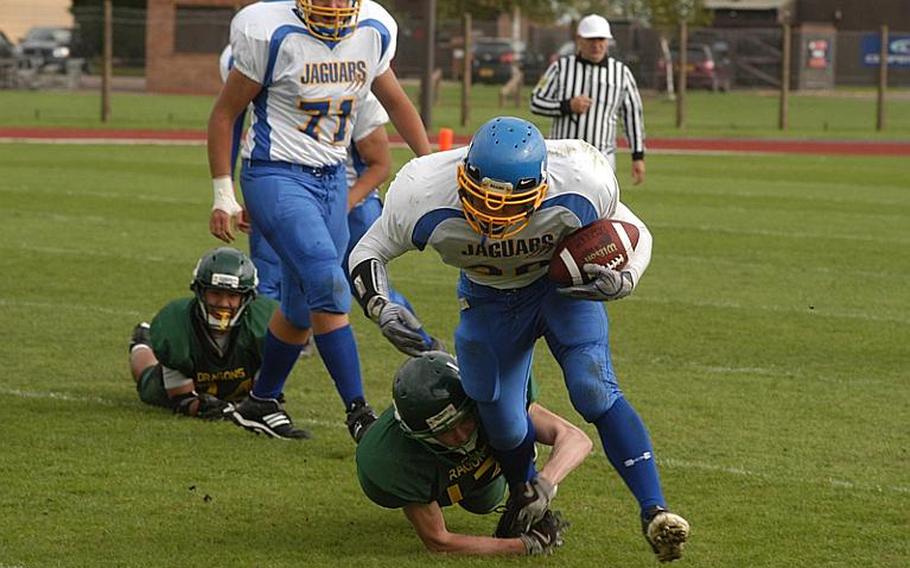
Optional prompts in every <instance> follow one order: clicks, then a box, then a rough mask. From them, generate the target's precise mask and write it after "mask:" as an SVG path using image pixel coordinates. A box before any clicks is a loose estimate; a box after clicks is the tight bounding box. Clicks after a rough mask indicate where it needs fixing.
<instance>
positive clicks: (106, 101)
mask: <svg viewBox="0 0 910 568" xmlns="http://www.w3.org/2000/svg"><path fill="white" fill-rule="evenodd" d="M113 10H114V9H113V5H112V3H111V0H104V50H103V53H102V58H103V62H102V67H101V69H102V70H101V122H107V121H108V120H110V118H111V75H113V63H112V59H113V57H114V56H113V53H114V46H113V43H114V42H113V40H114V25H113V19H114V18H113Z"/></svg>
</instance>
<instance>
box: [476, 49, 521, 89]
mask: <svg viewBox="0 0 910 568" xmlns="http://www.w3.org/2000/svg"><path fill="white" fill-rule="evenodd" d="M472 52H473V54H474V57H473V60H472V62H471V81H472V82H475V83H505V82H506V81H508V80H509V79H510V78H511V77H512V67H513V66H516V65H519V64H520V58H519V55H518V53H517V52H516V51H515V49H514V48H513V47H512V42H511V41H509V40H507V39H477V40H476V41H475V42H474V46H473V49H472Z"/></svg>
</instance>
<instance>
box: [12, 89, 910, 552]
mask: <svg viewBox="0 0 910 568" xmlns="http://www.w3.org/2000/svg"><path fill="white" fill-rule="evenodd" d="M4 96H5V95H4ZM206 105H207V103H206ZM0 108H4V109H7V105H0ZM3 112H4V113H6V115H7V116H9V113H10V112H11V111H9V110H4V111H3ZM396 158H397V159H398V160H399V163H400V161H401V160H402V159H403V158H404V153H403V152H398V153H397V154H396ZM620 159H621V160H622V161H624V160H626V159H627V158H626V157H625V156H623V157H621V158H620ZM626 169H627V168H620V181H621V182H622V183H623V184H624V187H626V188H627V189H626V190H624V193H623V200H624V201H625V202H626V203H627V204H629V205H630V206H631V207H632V208H633V209H634V210H635V211H636V212H637V213H638V214H639V215H640V216H641V217H642V218H643V219H644V220H645V221H646V222H647V223H649V225H650V227H651V228H652V230H653V233H654V236H655V250H654V256H653V260H652V263H651V268H650V269H649V272H648V274H647V277H646V278H645V279H644V280H643V281H642V283H641V286H640V287H639V289H638V290H637V291H636V293H635V294H634V296H632V297H630V298H628V299H626V300H622V301H621V302H618V303H616V304H614V305H611V306H610V314H611V318H612V319H611V321H612V324H613V325H612V345H613V353H614V357H615V363H616V367H617V372H618V374H619V377H620V382H621V384H622V385H623V386H624V389H625V391H626V394H627V397H628V398H629V400H630V401H631V402H632V403H633V404H634V405H635V406H636V407H637V409H638V410H639V411H640V413H641V414H642V416H643V417H644V419H645V420H646V422H647V424H648V426H649V428H650V430H651V433H652V436H653V439H654V443H655V449H656V452H657V457H658V462H659V464H660V467H661V473H662V478H663V482H664V485H665V491H666V494H667V496H668V498H669V500H670V503H671V505H672V506H673V507H674V508H675V509H676V510H678V511H679V512H681V513H682V514H684V515H685V516H686V517H687V518H688V519H689V520H690V521H691V523H692V538H691V544H690V546H689V548H688V550H687V555H686V557H685V559H684V561H683V563H682V564H681V565H682V566H691V567H693V568H694V567H711V568H716V567H740V566H749V567H769V568H772V567H773V568H778V567H788V568H792V567H806V568H809V567H812V568H816V567H819V566H825V567H843V568H848V567H850V568H852V567H857V566H863V567H886V566H887V567H894V568H898V567H903V566H906V565H907V559H908V558H910V544H908V540H907V537H906V533H907V528H908V521H910V517H908V513H907V511H908V510H910V479H908V475H907V472H908V471H910V456H908V447H910V430H908V427H907V425H908V424H910V391H908V389H910V387H908V375H907V372H908V361H910V295H908V294H907V291H906V287H907V281H908V276H910V224H908V223H907V219H908V217H910V192H908V189H910V188H908V167H907V164H906V160H901V159H887V158H868V157H866V158H844V157H838V158H825V157H807V156H801V157H793V158H789V157H767V156H764V157H749V156H736V157H734V156H724V157H722V158H718V157H716V156H667V155H654V156H652V157H651V158H650V160H649V178H648V182H647V184H646V185H645V186H643V187H637V188H632V186H631V185H628V180H627V179H626V177H627V173H626V171H625V170H626ZM0 172H2V175H0V204H2V206H0V210H2V212H3V217H4V223H3V224H2V226H0V274H2V275H3V278H2V280H0V281H2V284H0V338H2V341H0V361H2V364H3V367H4V369H5V372H4V380H3V381H2V384H0V395H2V398H3V401H4V404H3V408H4V410H3V412H2V421H0V448H2V455H3V458H2V459H0V487H2V488H3V489H2V490H0V567H3V568H10V567H13V566H16V567H24V568H35V567H39V566H142V567H146V566H191V565H219V566H274V567H280V566H335V567H338V566H357V567H370V566H395V567H399V566H401V567H411V566H413V567H423V566H427V565H428V564H429V563H430V562H436V563H438V564H439V565H442V566H456V565H457V566H465V565H468V566H492V565H496V566H498V565H506V564H508V565H547V566H578V567H587V566H623V567H636V566H641V567H647V566H655V565H656V560H655V559H654V558H653V555H652V554H651V552H650V551H649V550H648V549H647V546H646V544H645V542H644V540H643V539H642V537H641V535H640V533H639V527H638V521H637V507H636V505H635V503H634V500H633V499H632V497H631V495H630V494H629V493H628V492H627V491H626V489H625V488H624V486H623V485H622V483H621V482H620V480H619V477H618V476H617V475H616V474H615V472H614V471H613V470H612V468H611V467H610V466H609V465H608V463H607V461H606V459H605V458H604V456H603V453H602V450H600V449H598V450H597V452H596V453H595V454H593V455H592V456H591V457H590V458H589V459H588V461H587V462H586V463H584V464H583V465H582V466H581V468H580V469H579V470H578V471H577V472H576V473H575V474H574V475H572V476H571V477H570V478H569V479H568V480H566V482H564V483H563V484H562V487H561V489H560V493H559V496H558V498H557V500H556V504H557V505H558V507H559V508H561V509H562V510H563V511H564V512H565V514H566V516H567V517H568V518H569V519H571V520H572V521H573V523H574V524H573V526H572V529H571V531H570V532H569V534H568V537H567V543H566V545H565V547H564V548H562V549H561V550H559V551H558V553H557V554H556V555H555V556H553V557H551V558H549V559H517V560H503V559H499V560H465V559H456V558H445V557H443V558H435V559H434V558H432V557H431V556H429V555H428V554H427V553H425V552H423V550H422V546H421V545H420V543H419V541H418V540H417V538H416V536H415V535H414V534H413V531H412V530H411V529H410V527H409V525H408V523H407V521H406V520H405V518H404V516H403V515H402V514H401V513H400V512H397V511H388V510H384V509H380V508H378V507H376V506H374V505H372V504H371V503H369V502H368V501H367V499H366V498H365V497H363V496H362V494H361V492H360V489H359V486H358V483H357V480H356V477H355V473H354V464H353V460H352V456H353V451H354V446H353V444H352V443H351V441H350V439H349V438H348V435H347V431H346V430H345V429H344V427H343V425H342V421H343V412H342V408H341V404H340V402H339V401H338V400H337V395H336V394H335V392H334V388H333V387H332V385H331V382H330V380H329V378H328V376H327V374H326V373H325V371H324V370H323V368H322V366H321V363H320V362H319V361H318V360H313V359H308V360H303V361H301V362H300V363H299V364H298V365H297V368H296V369H295V371H294V373H293V375H292V377H291V379H290V381H289V383H288V388H287V395H288V400H289V403H288V409H289V411H290V412H291V414H292V415H293V416H294V417H295V418H296V419H297V420H298V421H299V422H300V423H302V424H303V425H305V426H307V427H309V428H310V429H312V430H313V431H314V433H315V436H316V438H315V439H314V440H311V441H307V442H303V443H290V442H287V443H285V442H278V441H273V440H268V439H263V438H257V437H255V436H253V435H251V434H248V433H246V432H244V431H241V430H239V429H237V428H236V427H234V426H232V425H230V424H226V423H218V424H212V423H203V422H201V421H196V420H190V419H180V418H176V417H174V416H171V415H170V414H168V413H167V412H164V411H160V410H157V409H154V408H151V407H147V406H144V405H143V404H141V403H140V402H139V401H138V399H137V397H136V394H135V391H134V388H133V385H132V381H131V379H130V377H129V371H128V367H127V348H126V344H127V338H128V336H129V333H130V330H131V329H132V326H133V325H134V324H135V323H136V322H138V321H140V320H143V319H148V318H151V317H152V316H153V315H154V314H155V312H156V311H157V310H158V309H159V308H160V307H161V306H162V305H163V304H164V303H165V302H167V301H168V300H170V299H172V298H175V297H178V296H181V295H185V294H189V291H188V289H187V286H188V284H189V281H190V274H191V270H192V267H193V265H194V262H195V260H196V259H197V258H198V256H199V255H200V254H201V252H202V251H203V250H205V249H207V248H209V247H212V246H214V245H216V241H214V240H213V238H211V237H210V236H209V235H208V231H207V218H208V210H209V207H210V190H209V187H208V174H207V168H206V166H205V157H204V150H203V149H202V148H185V147H184V148H168V147H105V146H46V145H12V144H0ZM392 276H393V279H394V281H395V283H396V285H397V286H398V287H399V288H400V289H402V290H403V291H404V292H405V293H406V294H408V295H409V296H410V298H411V299H412V301H413V302H414V304H415V305H416V307H417V309H418V311H419V313H420V315H421V317H422V319H423V320H424V322H425V323H426V325H427V326H428V327H429V329H431V331H432V332H434V333H435V334H438V335H440V336H442V337H443V338H445V339H446V340H447V341H448V342H449V343H450V344H451V335H452V332H453V329H454V325H455V322H456V318H457V311H458V310H457V305H456V302H455V297H454V293H453V285H454V280H455V276H456V274H455V272H454V270H451V269H448V268H445V267H442V266H441V265H440V263H439V261H438V258H437V256H436V255H435V254H434V253H425V254H422V255H421V254H416V253H414V254H412V255H410V256H406V257H404V258H403V259H400V260H399V261H396V262H395V263H394V264H393V265H392ZM353 322H354V326H355V330H356V334H357V338H358V342H359V345H360V348H361V357H362V365H363V369H364V376H365V384H366V390H367V393H368V395H369V397H370V398H371V400H372V402H373V404H374V405H375V406H376V407H377V408H384V407H385V406H386V405H387V404H388V402H389V398H390V389H391V380H392V375H393V373H394V371H395V369H396V367H397V366H398V364H399V363H400V362H401V360H402V357H401V356H400V355H399V354H398V353H397V352H396V351H395V350H394V349H393V348H392V347H391V346H390V345H388V344H387V343H386V342H385V340H384V339H382V337H381V336H380V334H379V333H378V331H377V330H376V329H375V328H374V326H373V325H372V324H371V323H369V322H367V321H366V320H364V319H363V317H362V316H361V315H360V314H359V313H355V314H354V315H353ZM535 374H536V376H537V377H538V379H539V380H540V382H541V383H542V402H543V403H544V404H545V405H547V406H549V407H551V408H553V409H555V410H556V411H558V412H560V413H562V414H564V415H565V416H567V417H569V418H570V419H571V420H573V421H575V422H579V421H580V420H579V418H578V416H577V415H576V414H575V413H574V411H573V410H572V408H571V406H570V404H569V402H568V397H567V395H566V393H565V388H564V386H563V385H562V384H561V379H560V375H559V373H558V368H557V367H556V365H555V363H554V362H553V360H552V358H551V357H550V355H549V354H548V353H547V352H546V349H545V348H543V347H542V348H541V349H540V351H539V352H538V354H537V357H536V361H535ZM585 428H586V430H587V431H588V432H589V433H590V434H591V435H592V436H594V435H595V434H594V431H593V429H591V428H590V427H588V426H587V425H585ZM597 447H598V448H599V444H597ZM447 518H448V523H449V526H450V528H451V529H452V530H457V531H464V532H474V533H483V534H486V533H489V532H491V531H492V529H493V527H494V525H495V519H494V518H491V517H476V516H472V515H470V514H467V513H464V512H461V511H458V510H453V511H450V512H449V513H448V514H447Z"/></svg>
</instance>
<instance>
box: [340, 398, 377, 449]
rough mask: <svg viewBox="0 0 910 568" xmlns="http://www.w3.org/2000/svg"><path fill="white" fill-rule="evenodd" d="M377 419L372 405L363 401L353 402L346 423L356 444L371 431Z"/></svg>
mask: <svg viewBox="0 0 910 568" xmlns="http://www.w3.org/2000/svg"><path fill="white" fill-rule="evenodd" d="M376 419H377V416H376V413H375V412H373V409H372V408H370V405H369V404H367V403H366V401H364V400H363V399H357V400H355V401H354V402H352V403H351V406H350V408H348V412H347V418H346V419H345V421H344V423H345V424H346V425H347V427H348V432H349V433H350V434H351V438H354V442H355V443H358V444H359V443H360V440H361V439H362V438H363V435H364V434H366V432H367V430H369V429H370V426H372V425H373V423H374V422H376Z"/></svg>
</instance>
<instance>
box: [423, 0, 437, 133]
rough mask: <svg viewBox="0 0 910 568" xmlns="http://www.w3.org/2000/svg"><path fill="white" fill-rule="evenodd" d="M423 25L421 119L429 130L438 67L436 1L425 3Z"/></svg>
mask: <svg viewBox="0 0 910 568" xmlns="http://www.w3.org/2000/svg"><path fill="white" fill-rule="evenodd" d="M423 23H424V28H425V32H426V38H425V40H426V42H425V45H424V51H425V53H426V60H425V62H424V68H423V76H422V77H421V79H420V118H421V119H423V126H424V128H426V129H427V130H429V129H430V128H431V127H432V125H433V70H434V68H435V67H436V53H435V52H436V0H426V2H424V13H423Z"/></svg>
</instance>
